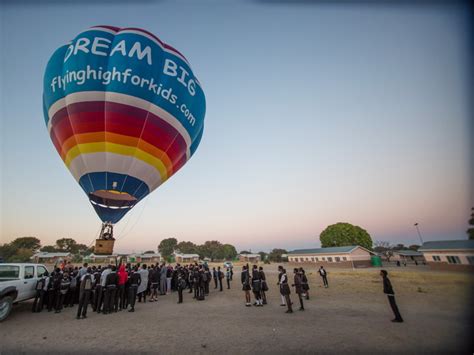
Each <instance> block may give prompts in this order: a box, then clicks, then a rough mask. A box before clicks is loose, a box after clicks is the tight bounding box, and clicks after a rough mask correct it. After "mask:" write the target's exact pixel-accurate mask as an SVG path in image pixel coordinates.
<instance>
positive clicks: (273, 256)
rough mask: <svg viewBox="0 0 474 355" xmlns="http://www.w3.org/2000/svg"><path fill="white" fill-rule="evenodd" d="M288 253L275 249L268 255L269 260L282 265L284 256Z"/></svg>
mask: <svg viewBox="0 0 474 355" xmlns="http://www.w3.org/2000/svg"><path fill="white" fill-rule="evenodd" d="M287 253H288V252H287V251H286V250H285V249H273V250H272V251H271V252H270V254H268V259H269V260H270V261H273V262H276V263H281V262H282V261H283V258H282V254H287Z"/></svg>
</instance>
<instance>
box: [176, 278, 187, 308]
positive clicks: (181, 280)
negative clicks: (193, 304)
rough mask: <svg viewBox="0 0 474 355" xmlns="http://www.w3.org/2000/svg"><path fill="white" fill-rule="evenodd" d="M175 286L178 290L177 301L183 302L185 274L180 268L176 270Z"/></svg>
mask: <svg viewBox="0 0 474 355" xmlns="http://www.w3.org/2000/svg"><path fill="white" fill-rule="evenodd" d="M176 288H177V290H178V303H183V290H184V289H185V288H186V274H185V273H184V272H183V271H182V270H178V280H177V285H176Z"/></svg>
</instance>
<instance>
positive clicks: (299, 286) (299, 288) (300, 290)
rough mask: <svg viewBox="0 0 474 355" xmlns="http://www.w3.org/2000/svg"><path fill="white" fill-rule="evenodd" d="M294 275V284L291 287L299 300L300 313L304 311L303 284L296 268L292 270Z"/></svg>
mask: <svg viewBox="0 0 474 355" xmlns="http://www.w3.org/2000/svg"><path fill="white" fill-rule="evenodd" d="M293 273H294V284H293V285H292V286H293V287H294V288H295V292H296V294H297V295H298V298H299V300H300V311H304V305H303V297H302V295H303V292H304V291H303V283H302V280H301V273H300V271H299V270H298V269H297V268H294V269H293Z"/></svg>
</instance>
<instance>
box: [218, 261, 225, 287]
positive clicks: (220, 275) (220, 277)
mask: <svg viewBox="0 0 474 355" xmlns="http://www.w3.org/2000/svg"><path fill="white" fill-rule="evenodd" d="M223 278H224V273H223V272H222V271H221V267H220V266H218V267H217V280H218V281H219V291H221V292H222V279H223Z"/></svg>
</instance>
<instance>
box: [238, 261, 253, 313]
mask: <svg viewBox="0 0 474 355" xmlns="http://www.w3.org/2000/svg"><path fill="white" fill-rule="evenodd" d="M240 280H241V282H242V291H244V292H245V306H246V307H251V306H252V303H251V300H250V290H251V289H252V287H251V286H250V274H249V270H248V266H247V265H244V266H242V273H241V275H240Z"/></svg>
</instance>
